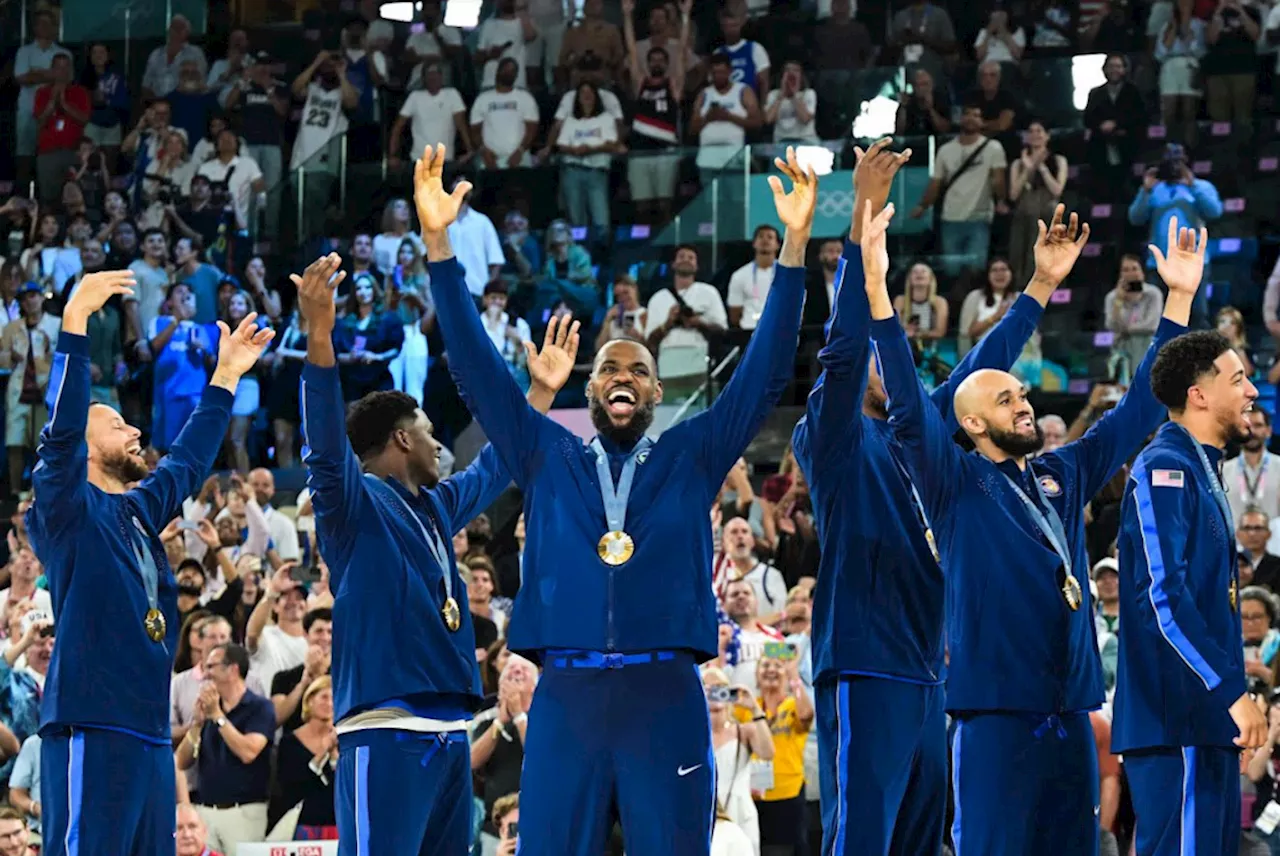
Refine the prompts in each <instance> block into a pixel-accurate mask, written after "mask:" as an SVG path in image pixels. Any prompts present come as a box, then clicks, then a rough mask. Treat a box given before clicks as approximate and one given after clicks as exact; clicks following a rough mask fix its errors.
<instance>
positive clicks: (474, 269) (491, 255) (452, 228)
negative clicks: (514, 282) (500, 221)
mask: <svg viewBox="0 0 1280 856" xmlns="http://www.w3.org/2000/svg"><path fill="white" fill-rule="evenodd" d="M448 231H449V244H450V245H451V246H452V247H453V253H454V255H455V256H457V257H458V263H459V264H461V265H462V267H463V268H464V269H465V270H466V272H467V290H469V291H470V292H471V293H472V294H474V295H475V296H476V297H479V296H480V295H482V294H484V287H485V285H487V284H488V282H489V265H503V264H506V262H507V257H506V255H505V254H503V252H502V242H501V241H500V240H499V239H498V230H497V229H496V228H494V225H493V221H492V220H490V219H489V218H488V217H486V216H485V215H484V214H481V213H480V212H479V211H476V210H475V209H474V208H471V207H469V206H468V207H467V208H466V209H464V211H463V213H461V214H459V215H458V219H457V220H454V221H453V222H452V223H451V224H449V230H448Z"/></svg>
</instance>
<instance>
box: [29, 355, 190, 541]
mask: <svg viewBox="0 0 1280 856" xmlns="http://www.w3.org/2000/svg"><path fill="white" fill-rule="evenodd" d="M89 386H90V376H89V338H88V337H87V336H77V335H76V334H74V333H67V332H65V331H64V332H62V333H60V334H59V335H58V347H57V350H55V351H54V354H53V369H52V371H50V373H49V388H48V391H47V392H46V393H45V404H46V406H47V407H48V408H49V421H48V422H47V423H45V426H44V428H43V429H42V430H41V431H40V445H39V446H38V447H37V448H36V458H37V460H36V466H35V469H34V470H32V472H31V487H32V489H33V491H34V493H35V502H34V503H33V504H32V506H31V511H30V512H28V513H30V514H32V515H33V516H34V517H35V518H36V520H37V521H38V528H39V530H40V531H41V532H42V533H43V535H44V536H45V537H49V536H53V535H55V534H56V533H57V532H58V531H60V530H62V529H63V528H64V527H66V526H74V525H77V524H78V523H79V522H80V520H81V515H80V511H81V508H82V507H83V504H84V500H85V491H86V490H88V478H89V447H88V445H87V444H86V442H85V438H84V434H85V429H86V428H87V427H88V423H89ZM166 522H168V521H166Z"/></svg>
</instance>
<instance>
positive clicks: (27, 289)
mask: <svg viewBox="0 0 1280 856" xmlns="http://www.w3.org/2000/svg"><path fill="white" fill-rule="evenodd" d="M24 294H44V289H43V288H41V287H40V283H38V282H24V283H23V284H22V285H20V286H18V297H22V296H23V295H24Z"/></svg>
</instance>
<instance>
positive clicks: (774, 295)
mask: <svg viewBox="0 0 1280 856" xmlns="http://www.w3.org/2000/svg"><path fill="white" fill-rule="evenodd" d="M444 160H445V151H444V148H443V147H439V148H437V149H436V150H435V151H434V152H433V151H431V150H429V149H428V150H426V151H425V152H424V153H423V157H422V160H420V161H418V164H417V169H416V173H415V176H414V178H415V188H414V192H415V200H416V202H417V207H418V221H419V222H420V223H421V224H422V229H423V240H424V242H425V243H426V245H427V257H428V259H430V261H431V291H432V294H433V296H434V297H435V302H436V311H437V313H438V315H437V317H438V319H439V324H440V329H441V331H442V332H443V334H444V338H445V344H446V347H448V349H449V354H450V368H451V369H452V370H453V371H454V372H455V377H456V378H457V380H458V385H459V388H460V390H461V393H462V396H463V398H464V400H465V401H466V402H467V404H468V406H469V407H470V408H471V409H472V411H473V412H474V413H475V416H476V419H477V421H478V422H479V423H480V425H481V427H483V428H484V429H485V432H486V433H487V434H488V436H489V438H490V440H491V441H492V442H493V444H494V446H495V448H497V450H498V454H499V455H500V456H501V457H502V460H503V462H504V463H505V464H506V466H507V468H508V469H509V470H510V471H511V473H512V474H513V475H514V476H515V480H516V483H517V484H518V485H519V486H520V488H521V489H522V490H523V492H524V503H525V514H526V518H525V519H526V523H527V527H528V540H527V542H526V545H525V565H524V585H523V586H522V587H521V589H520V595H519V597H517V598H516V604H515V612H514V614H513V615H512V618H511V633H510V635H509V642H510V648H511V650H512V651H514V652H517V653H519V654H521V655H523V656H526V657H530V658H532V659H535V660H537V661H540V662H541V663H542V665H543V667H544V669H545V673H544V675H543V679H542V680H541V681H540V682H539V684H538V690H537V695H536V696H535V701H534V704H535V705H536V706H537V707H538V711H539V712H538V713H537V714H535V715H534V716H533V718H532V719H531V720H530V722H529V730H528V735H527V741H526V743H525V762H524V778H523V780H522V784H521V801H522V803H523V804H522V806H521V810H522V811H523V812H524V815H525V817H524V818H523V819H524V824H523V825H522V828H521V836H520V839H521V840H520V852H521V853H522V854H524V856H563V854H566V853H597V852H599V851H601V850H602V849H604V846H605V842H606V839H607V837H608V832H609V829H610V828H611V826H612V814H613V811H614V808H615V806H616V810H617V812H618V814H619V815H620V817H621V819H622V826H623V837H624V839H625V842H626V849H627V852H628V853H629V854H631V856H693V854H701V856H705V854H706V853H707V848H708V847H709V843H710V836H711V827H712V823H713V820H714V814H715V756H714V753H713V751H712V746H711V735H710V728H709V726H708V719H707V717H708V713H707V703H706V694H705V692H704V690H703V688H702V682H701V680H700V678H699V676H698V669H697V664H698V663H700V662H704V661H706V660H709V659H711V658H713V657H715V656H716V655H717V650H718V645H717V624H716V603H715V597H714V595H713V593H712V588H711V566H712V544H711V527H709V526H708V525H707V509H708V508H709V507H711V504H712V502H713V500H714V499H715V497H716V494H717V493H718V492H719V490H720V487H721V485H722V483H723V482H724V478H725V475H726V474H727V473H728V472H729V469H730V467H732V466H733V465H734V463H735V462H736V461H737V460H738V457H739V456H740V455H741V454H742V452H743V450H744V449H745V448H746V446H747V444H748V443H749V442H750V441H751V438H752V437H753V436H755V433H756V431H757V430H758V428H759V427H760V424H761V423H762V422H763V421H764V419H765V417H766V415H767V414H768V413H769V411H770V410H771V409H772V408H773V406H774V405H775V404H776V403H777V401H778V399H779V397H781V395H782V393H783V391H784V390H785V389H786V388H787V386H788V384H789V382H790V380H791V377H792V371H793V369H792V365H793V361H794V358H795V352H796V340H797V338H798V333H799V326H800V308H801V303H802V301H803V299H804V253H805V245H806V243H807V241H808V238H809V231H810V229H811V227H812V223H813V212H814V206H815V204H816V198H817V179H816V177H814V175H813V174H812V173H808V174H806V173H804V172H802V171H801V170H800V168H799V166H798V164H797V163H796V160H795V152H794V151H792V150H790V149H788V151H787V162H786V163H783V162H782V161H781V160H779V161H777V163H778V165H779V167H780V168H781V169H782V170H783V171H784V172H785V173H786V175H787V176H788V177H789V178H790V180H791V181H792V182H793V183H794V185H795V188H794V190H793V191H792V192H791V193H790V194H784V192H783V187H782V182H781V180H780V179H779V178H777V177H776V176H770V178H769V181H770V184H771V186H772V189H773V195H774V204H775V205H776V207H777V210H778V216H779V218H780V219H781V220H782V222H783V223H785V224H786V226H787V235H786V239H785V241H784V244H783V248H782V254H781V258H780V267H779V270H778V274H777V277H776V279H775V280H774V284H773V287H772V288H771V289H770V292H769V300H768V302H767V304H766V306H765V309H764V313H763V315H762V316H761V318H760V323H759V324H758V325H757V327H756V330H755V334H754V335H753V336H752V339H751V343H750V345H749V346H748V347H747V350H746V353H745V354H744V355H743V357H742V361H741V362H740V363H739V364H738V367H737V369H735V371H734V373H733V378H732V380H730V381H729V384H728V385H727V386H726V387H725V388H724V390H723V391H722V392H721V393H720V395H719V396H718V397H717V398H716V400H715V402H714V403H713V404H712V405H711V407H710V408H709V409H708V410H706V411H704V412H702V413H700V414H698V415H697V416H694V417H692V418H691V419H687V420H685V421H683V422H681V423H679V424H678V425H675V426H672V427H671V428H668V429H667V430H666V432H665V433H663V435H662V436H661V437H660V438H659V439H658V440H657V441H652V440H650V439H649V438H648V437H646V436H645V434H646V432H647V431H648V429H649V428H650V426H651V424H652V421H653V412H654V407H655V405H657V404H658V403H660V402H661V401H662V392H663V388H662V383H661V382H660V381H659V380H658V379H657V372H656V367H655V365H654V359H653V355H652V354H651V353H650V352H649V351H648V350H646V349H645V347H644V346H643V345H641V344H640V343H638V342H634V341H631V340H627V339H618V340H615V341H612V342H609V343H607V344H606V345H605V346H604V348H602V349H601V350H600V351H599V352H598V353H597V354H596V357H595V362H594V364H593V367H592V372H591V379H590V381H589V382H588V387H587V397H588V402H589V410H590V413H591V421H592V424H593V425H594V426H595V428H596V431H597V432H598V433H597V435H596V437H595V438H594V439H593V440H592V441H591V443H590V444H589V445H584V444H583V442H582V441H581V439H579V438H578V437H577V436H575V435H574V434H573V433H572V432H571V431H569V430H568V429H566V428H565V427H563V426H561V425H560V424H558V423H557V422H555V421H553V420H551V419H546V418H544V417H542V416H540V415H538V414H536V413H535V412H534V411H533V410H532V409H531V408H529V407H527V406H525V404H524V403H523V401H522V396H521V395H520V390H519V387H518V386H517V385H516V384H515V382H514V381H513V380H512V379H511V375H510V373H509V372H507V370H506V368H504V363H503V361H502V357H501V355H500V354H499V353H498V352H497V350H496V349H495V348H494V347H493V344H492V343H491V342H490V340H489V337H488V334H487V333H486V332H485V329H484V325H483V324H482V323H481V320H480V317H479V315H478V314H477V313H476V308H475V303H474V301H473V300H472V298H471V294H470V292H469V291H468V290H467V287H466V283H465V281H464V277H465V272H464V271H463V269H462V266H461V265H459V264H458V262H457V260H456V259H455V258H454V253H453V248H452V247H451V246H450V244H449V239H448V234H447V231H446V230H447V228H448V226H449V224H450V223H451V222H452V221H453V218H454V217H455V216H457V212H458V210H459V207H460V206H461V205H462V202H463V199H464V198H465V194H466V192H467V191H468V190H469V189H470V187H469V185H467V184H466V183H463V184H462V185H461V186H459V187H458V188H455V190H454V192H453V194H452V195H450V194H448V193H446V192H445V189H444V185H443V183H442V181H441V173H442V171H443V167H444ZM534 509H536V511H534Z"/></svg>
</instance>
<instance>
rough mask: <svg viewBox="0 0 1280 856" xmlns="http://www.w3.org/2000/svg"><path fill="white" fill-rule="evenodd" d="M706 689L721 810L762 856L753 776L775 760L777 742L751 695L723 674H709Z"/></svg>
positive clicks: (707, 671) (705, 674) (704, 676)
mask: <svg viewBox="0 0 1280 856" xmlns="http://www.w3.org/2000/svg"><path fill="white" fill-rule="evenodd" d="M702 686H703V687H705V688H706V691H707V710H708V711H710V714H711V746H712V748H713V749H714V750H715V753H716V800H717V804H718V806H719V808H720V812H721V813H722V814H723V815H724V816H725V817H727V818H728V819H729V820H731V821H733V823H735V824H736V825H737V826H738V827H739V828H740V829H741V830H742V831H743V832H745V833H746V835H747V840H748V841H750V842H751V848H752V853H754V854H756V856H759V853H760V826H759V821H758V819H757V813H756V805H755V803H754V802H752V801H751V771H752V768H753V761H754V762H757V765H758V763H767V762H770V761H772V760H773V736H772V735H771V734H770V733H769V727H768V725H767V723H766V722H765V714H764V711H763V710H761V709H760V705H759V703H758V702H757V701H756V700H755V699H754V698H753V697H752V696H751V691H750V690H748V689H747V688H746V687H742V686H730V684H729V676H728V675H727V674H725V672H724V671H723V670H722V669H719V668H716V667H714V666H712V667H711V668H705V669H703V670H702ZM744 720H745V721H744Z"/></svg>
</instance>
